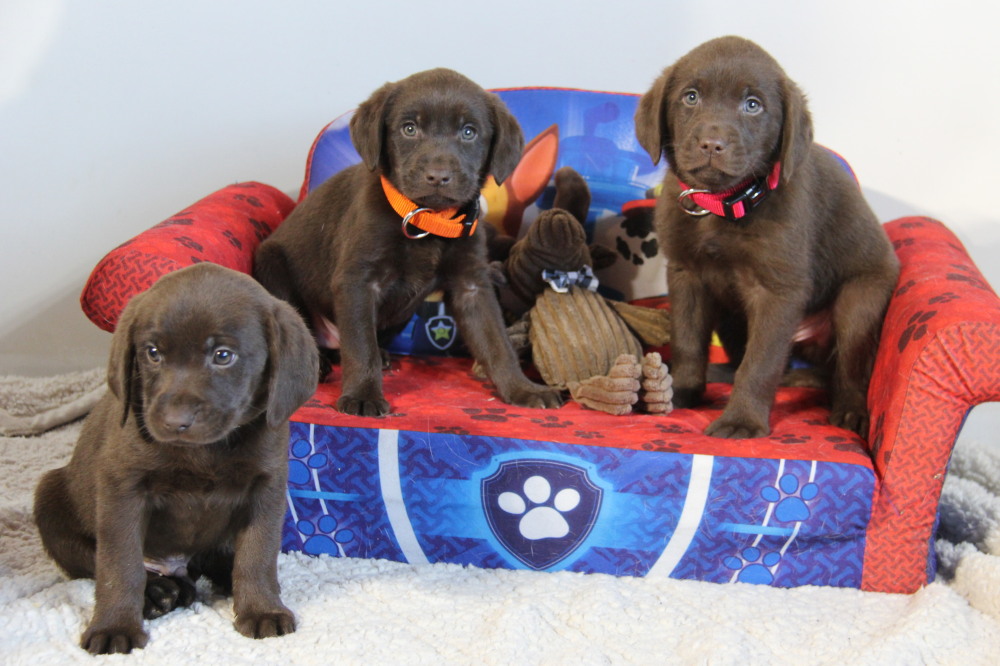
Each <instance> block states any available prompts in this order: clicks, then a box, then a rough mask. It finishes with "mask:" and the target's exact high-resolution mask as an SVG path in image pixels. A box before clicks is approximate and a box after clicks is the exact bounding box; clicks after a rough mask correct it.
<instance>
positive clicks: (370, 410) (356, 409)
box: [337, 395, 389, 416]
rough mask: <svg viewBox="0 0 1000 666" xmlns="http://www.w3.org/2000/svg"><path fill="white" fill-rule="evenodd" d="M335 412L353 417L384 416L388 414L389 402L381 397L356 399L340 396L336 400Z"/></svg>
mask: <svg viewBox="0 0 1000 666" xmlns="http://www.w3.org/2000/svg"><path fill="white" fill-rule="evenodd" d="M337 411H338V412H341V413H343V414H351V415H353V416H385V415H386V414H388V413H389V402H388V401H387V400H386V399H385V398H382V397H378V398H358V397H355V396H350V395H342V396H340V399H339V400H337Z"/></svg>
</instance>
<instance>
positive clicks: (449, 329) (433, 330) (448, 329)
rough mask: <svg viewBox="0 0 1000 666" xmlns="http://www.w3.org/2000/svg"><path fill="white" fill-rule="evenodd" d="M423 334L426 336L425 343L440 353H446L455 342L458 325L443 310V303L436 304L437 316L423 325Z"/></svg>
mask: <svg viewBox="0 0 1000 666" xmlns="http://www.w3.org/2000/svg"><path fill="white" fill-rule="evenodd" d="M424 332H425V333H426V334H427V341H428V342H430V343H431V344H432V345H434V346H435V347H437V348H438V349H440V350H441V351H446V350H447V349H448V348H449V347H451V345H452V344H453V343H454V342H455V337H456V335H457V332H458V325H457V324H456V323H455V319H454V318H453V317H452V316H451V315H449V314H448V313H447V311H446V310H445V306H444V303H438V304H437V314H436V315H434V316H433V317H431V318H430V319H428V320H427V322H426V323H425V324H424Z"/></svg>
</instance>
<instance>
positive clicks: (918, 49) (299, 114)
mask: <svg viewBox="0 0 1000 666" xmlns="http://www.w3.org/2000/svg"><path fill="white" fill-rule="evenodd" d="M998 14H1000V10H997V9H996V7H995V6H992V5H988V4H987V3H983V2H980V1H971V0H955V1H953V2H948V3H942V2H937V1H935V2H916V1H910V2H899V3H889V2H881V3H873V2H861V1H858V0H845V1H841V2H838V3H806V2H787V3H786V2H774V1H768V0H755V1H754V2H746V1H745V0H716V1H715V2H712V3H696V2H686V3H672V2H664V1H663V0H655V1H651V2H629V1H628V0H622V1H621V2H616V3H581V2H566V3H562V2H559V3H556V2H549V3H546V2H539V1H538V0H534V1H530V2H529V1H524V0H502V1H501V2H497V3H493V4H489V3H477V2H469V1H468V0H460V1H448V2H443V1H442V2H434V1H433V0H427V1H426V2H424V3H420V4H419V5H417V4H414V3H404V2H398V1H397V0H384V1H382V2H371V3H362V2H357V3H340V2H319V1H310V0H299V1H296V2H286V3H274V2H268V1H265V0H241V1H240V2H223V1H217V2H201V1H198V2H193V1H189V0H175V1H174V2H170V3H154V2H148V1H140V0H117V1H113V0H105V1H103V2H100V3H95V2H88V1H86V0H4V2H2V3H0V183H2V185H0V216H2V217H0V224H2V229H3V241H2V242H0V374H7V373H26V374H33V373H49V372H59V371H65V370H71V369H77V368H87V367H93V366H95V365H100V364H103V363H104V360H105V353H106V348H107V342H108V339H109V337H110V336H108V335H107V334H106V333H103V332H100V331H98V330H97V329H96V327H94V326H93V325H92V324H90V323H89V322H88V321H87V320H86V319H85V318H84V317H83V315H82V314H81V313H80V310H79V307H78V304H77V298H78V295H79V292H80V289H81V288H82V286H83V283H84V281H85V280H86V278H87V276H88V274H89V272H90V270H91V268H92V267H93V266H94V265H95V264H96V262H97V261H98V260H99V259H100V258H101V256H103V255H104V253H105V252H107V251H108V250H109V249H111V248H112V247H114V246H116V245H117V244H119V243H120V242H122V241H124V240H126V239H127V238H129V237H131V236H132V235H134V234H135V233H137V232H139V231H141V230H143V229H145V228H147V227H149V226H150V225H152V224H153V223H156V222H158V221H160V220H162V219H163V218H165V217H167V216H168V215H170V214H172V213H174V212H176V211H177V210H180V209H181V208H183V207H184V206H186V205H188V204H189V203H192V202H193V201H195V200H197V199H198V198H200V197H202V196H204V195H205V194H207V193H209V192H211V191H214V190H215V189H217V188H219V187H222V186H224V185H227V184H229V183H232V182H234V181H240V180H260V181H263V182H266V183H270V184H272V185H275V186H277V187H279V188H281V189H284V190H286V191H291V190H294V189H296V188H297V186H298V184H299V181H300V179H301V177H302V172H303V165H304V160H305V156H306V151H307V150H308V148H309V146H310V144H311V142H312V139H313V138H314V136H315V134H316V133H317V132H318V131H319V129H320V128H321V127H322V126H323V125H324V124H325V123H326V122H327V121H328V120H329V119H331V118H332V117H334V116H335V115H338V114H340V113H341V112H343V111H345V110H347V109H350V108H353V107H354V106H355V105H356V104H357V103H358V102H359V101H361V100H363V99H364V98H365V97H366V96H367V95H368V93H370V92H371V91H372V90H373V89H374V88H376V87H377V86H378V85H380V84H381V83H382V82H384V81H386V80H395V79H398V78H401V77H403V76H406V75H407V74H410V73H412V72H414V71H418V70H421V69H426V68H428V67H434V66H449V67H452V68H454V69H458V70H460V71H462V72H464V73H465V74H467V75H468V76H470V77H471V78H473V79H474V80H476V81H478V82H479V83H481V84H482V85H484V86H486V87H503V86H518V85H557V86H572V87H581V88H595V89H603V90H616V91H634V92H644V91H645V90H646V88H647V87H648V85H649V84H650V83H651V82H652V80H653V79H654V78H655V76H656V75H657V74H658V73H659V71H660V70H661V69H662V68H663V67H664V66H665V65H667V64H669V63H670V62H672V61H673V60H674V59H676V58H677V57H678V56H680V55H681V54H683V53H684V52H686V51H687V50H688V49H690V48H691V47H693V46H695V45H696V44H698V43H700V42H701V41H704V40H706V39H709V38H711V37H715V36H719V35H723V34H741V35H744V36H747V37H749V38H751V39H754V40H756V41H758V42H759V43H760V44H761V45H762V46H764V47H765V48H766V49H768V50H769V51H770V52H771V53H772V54H773V55H774V56H775V57H776V58H778V60H779V61H780V62H782V64H783V65H784V67H785V69H786V70H787V71H788V72H789V74H790V75H791V76H792V77H793V78H794V79H796V80H797V81H798V82H799V84H800V85H801V86H802V87H803V88H804V89H805V91H806V92H807V94H808V95H809V98H810V101H811V107H812V111H813V115H814V120H815V124H816V131H817V139H818V140H819V141H821V142H822V143H824V144H826V145H828V146H830V147H832V148H835V149H836V150H838V151H839V152H841V153H842V154H844V155H845V156H846V157H847V158H848V159H849V160H850V161H851V163H852V165H853V166H854V168H855V170H856V171H857V173H858V176H859V178H860V179H861V182H862V184H863V185H864V187H865V190H866V193H867V194H868V196H869V199H870V201H871V202H872V204H873V206H874V207H875V209H876V212H878V213H879V215H880V217H881V218H882V219H883V220H888V219H891V218H893V217H897V216H899V215H902V214H908V213H920V214H930V215H934V216H937V217H939V218H941V219H943V220H945V221H946V222H947V223H948V224H949V225H950V226H951V227H952V228H953V229H954V230H955V231H956V232H957V233H958V234H959V236H960V238H961V239H962V240H963V242H965V243H966V245H967V246H968V247H969V249H970V251H971V252H972V255H973V257H974V258H975V259H976V261H977V262H978V264H979V266H980V268H981V269H983V270H984V272H985V273H986V274H987V277H988V278H989V279H990V281H991V282H992V283H993V284H994V285H998V284H1000V266H998V263H997V259H996V257H997V254H998V252H997V249H998V244H1000V224H998V221H1000V213H998V206H997V204H996V203H995V199H996V196H997V189H998V187H997V182H996V181H997V176H998V173H997V169H996V167H995V163H996V155H997V154H1000V133H998V132H997V131H996V130H995V129H994V128H995V117H996V113H997V109H998V108H1000V71H998V69H1000V57H998V56H997V55H996V54H997V50H996V38H995V34H994V26H995V25H996V24H997V18H998Z"/></svg>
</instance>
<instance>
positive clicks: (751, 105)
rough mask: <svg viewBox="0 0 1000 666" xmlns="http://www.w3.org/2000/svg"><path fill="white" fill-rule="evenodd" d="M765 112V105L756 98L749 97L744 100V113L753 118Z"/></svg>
mask: <svg viewBox="0 0 1000 666" xmlns="http://www.w3.org/2000/svg"><path fill="white" fill-rule="evenodd" d="M763 110H764V103H763V102H761V101H760V100H759V99H757V98H756V97H747V98H746V99H745V100H743V112H744V113H748V114H750V115H751V116H756V115H757V114H758V113H760V112H761V111H763Z"/></svg>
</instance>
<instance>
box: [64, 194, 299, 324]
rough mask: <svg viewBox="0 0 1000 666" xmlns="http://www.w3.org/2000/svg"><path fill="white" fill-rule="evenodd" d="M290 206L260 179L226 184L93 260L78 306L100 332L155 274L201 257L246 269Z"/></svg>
mask: <svg viewBox="0 0 1000 666" xmlns="http://www.w3.org/2000/svg"><path fill="white" fill-rule="evenodd" d="M294 207H295V203H294V202H293V201H292V200H291V199H290V198H289V197H288V196H287V195H285V194H284V193H283V192H281V191H280V190H277V189H275V188H273V187H271V186H269V185H263V184H261V183H253V182H250V183H240V184H237V185H230V186H229V187H226V188H223V189H221V190H219V191H218V192H215V193H213V194H210V195H208V196H207V197H205V198H204V199H202V200H201V201H198V202H197V203H195V204H194V205H193V206H189V207H188V208H185V209H184V210H182V211H180V212H179V213H177V214H176V215H173V216H171V217H170V218H168V219H166V220H164V221H163V222H161V223H159V224H157V225H156V226H155V227H153V228H151V229H148V230H146V231H144V232H142V233H141V234H139V235H138V236H136V237H135V238H132V239H131V240H129V241H126V242H125V243H123V244H121V245H119V246H118V247H116V248H115V249H114V250H112V251H111V252H109V253H108V254H107V255H106V256H105V257H104V258H103V259H102V260H101V261H100V263H98V264H97V267H96V268H95V269H94V271H93V272H92V273H91V275H90V279H89V280H87V285H86V286H85V287H84V290H83V294H81V296H80V305H81V307H82V308H83V312H84V314H86V315H87V317H88V318H89V319H90V320H91V321H92V322H94V323H95V324H97V326H99V327H100V328H102V329H104V330H105V331H114V329H115V325H116V324H117V323H118V317H119V315H121V311H122V310H123V309H124V308H125V305H126V304H127V303H128V301H129V299H131V298H132V297H133V296H135V295H136V294H138V293H140V292H142V291H145V290H146V289H147V288H148V287H149V286H150V285H152V284H153V283H154V282H156V280H157V278H159V277H160V276H161V275H164V274H165V273H170V272H172V271H175V270H177V269H179V268H184V267H185V266H190V265H191V264H196V263H199V262H202V261H211V262H213V263H216V264H219V265H221V266H225V267H227V268H232V269H234V270H238V271H241V272H243V273H250V272H251V269H252V267H253V253H254V250H255V249H256V248H257V246H258V245H259V244H260V242H261V241H262V240H263V239H264V238H266V237H267V236H268V235H269V234H270V233H271V232H272V231H274V229H275V228H277V226H278V225H279V224H281V222H282V221H283V220H284V219H285V218H286V217H287V216H288V214H289V213H290V212H291V211H292V208H294Z"/></svg>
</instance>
